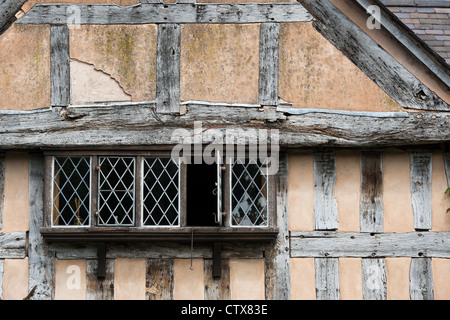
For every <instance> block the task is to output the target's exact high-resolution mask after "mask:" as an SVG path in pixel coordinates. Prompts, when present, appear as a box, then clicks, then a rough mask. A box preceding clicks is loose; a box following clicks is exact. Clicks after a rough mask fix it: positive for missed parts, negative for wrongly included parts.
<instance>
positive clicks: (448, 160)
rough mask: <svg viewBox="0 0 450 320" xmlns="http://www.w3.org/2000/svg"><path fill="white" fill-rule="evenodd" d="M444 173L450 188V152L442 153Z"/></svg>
mask: <svg viewBox="0 0 450 320" xmlns="http://www.w3.org/2000/svg"><path fill="white" fill-rule="evenodd" d="M444 166H445V175H446V176H447V186H448V187H449V188H450V153H444Z"/></svg>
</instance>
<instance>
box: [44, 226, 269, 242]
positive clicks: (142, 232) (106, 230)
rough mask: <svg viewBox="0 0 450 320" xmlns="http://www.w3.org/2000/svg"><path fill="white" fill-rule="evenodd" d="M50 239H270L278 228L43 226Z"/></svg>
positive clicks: (49, 240)
mask: <svg viewBox="0 0 450 320" xmlns="http://www.w3.org/2000/svg"><path fill="white" fill-rule="evenodd" d="M41 235H42V236H43V238H44V239H45V240H46V241H47V242H64V241H76V242H86V241H89V242H92V241H99V242H133V241H139V242H143V241H145V242H152V241H153V242H158V241H173V242H189V241H191V240H192V236H193V239H194V242H196V243H198V242H217V241H221V242H231V241H239V242H270V241H273V240H275V239H276V237H277V235H278V229H276V228H268V227H260V228H251V227H249V228H246V227H240V228H232V227H164V228H163V227H54V228H41Z"/></svg>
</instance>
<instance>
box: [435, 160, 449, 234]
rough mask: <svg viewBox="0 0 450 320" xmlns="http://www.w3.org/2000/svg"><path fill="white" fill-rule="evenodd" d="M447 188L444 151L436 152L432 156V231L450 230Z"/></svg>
mask: <svg viewBox="0 0 450 320" xmlns="http://www.w3.org/2000/svg"><path fill="white" fill-rule="evenodd" d="M447 188H448V184H447V176H446V172H445V166H444V157H443V154H442V153H440V152H435V153H433V158H432V176H431V214H432V230H431V231H440V232H449V231H450V213H447V209H448V208H450V196H448V195H446V194H445V190H447Z"/></svg>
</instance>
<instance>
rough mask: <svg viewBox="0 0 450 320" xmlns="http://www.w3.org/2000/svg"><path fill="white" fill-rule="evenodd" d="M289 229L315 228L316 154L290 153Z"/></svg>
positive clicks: (305, 229)
mask: <svg viewBox="0 0 450 320" xmlns="http://www.w3.org/2000/svg"><path fill="white" fill-rule="evenodd" d="M288 162H289V178H288V201H289V230H290V231H312V230H314V156H313V154H312V153H307V154H290V155H289V160H288Z"/></svg>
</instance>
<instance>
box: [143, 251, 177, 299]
mask: <svg viewBox="0 0 450 320" xmlns="http://www.w3.org/2000/svg"><path fill="white" fill-rule="evenodd" d="M173 285H174V283H173V259H147V275H146V291H147V292H146V299H147V300H158V301H160V300H173Z"/></svg>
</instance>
